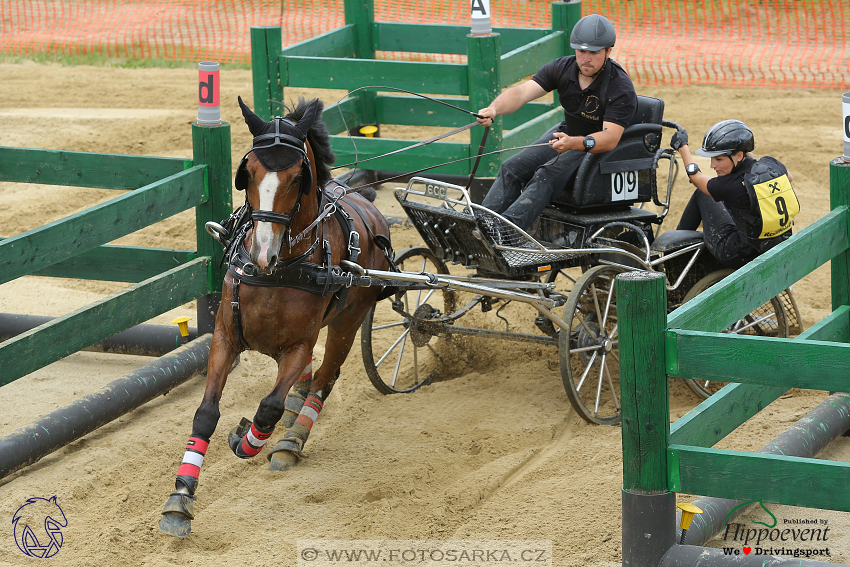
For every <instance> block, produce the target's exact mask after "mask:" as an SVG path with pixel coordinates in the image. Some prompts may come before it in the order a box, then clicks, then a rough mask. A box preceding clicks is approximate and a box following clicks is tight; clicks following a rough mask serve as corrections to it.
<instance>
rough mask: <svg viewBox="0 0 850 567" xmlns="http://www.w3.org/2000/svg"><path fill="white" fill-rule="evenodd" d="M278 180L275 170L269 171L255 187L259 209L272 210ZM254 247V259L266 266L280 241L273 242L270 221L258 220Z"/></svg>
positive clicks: (272, 228)
mask: <svg viewBox="0 0 850 567" xmlns="http://www.w3.org/2000/svg"><path fill="white" fill-rule="evenodd" d="M279 183H280V180H279V179H278V177H277V172H276V171H269V172H268V173H266V176H265V177H264V178H263V180H262V181H261V182H260V185H259V186H258V187H257V192H258V193H259V195H260V210H261V211H272V210H274V209H273V208H272V207H273V206H274V196H275V194H277V187H278V184H279ZM254 247H255V248H254V249H255V250H257V255H256V258H255V261H256V263H257V266H258V267H260V268H267V267H268V266H269V264H270V261H269V259H270V258H271V257H272V256H275V255H276V254H277V251H278V250H277V249H278V248H280V243H277V244H276V243H275V238H274V227H273V226H272V223H270V222H264V221H260V222H258V223H257V233H256V234H255V235H254Z"/></svg>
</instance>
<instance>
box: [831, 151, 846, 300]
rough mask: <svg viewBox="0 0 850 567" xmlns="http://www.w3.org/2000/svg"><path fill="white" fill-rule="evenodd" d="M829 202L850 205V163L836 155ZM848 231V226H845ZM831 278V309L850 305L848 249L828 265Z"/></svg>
mask: <svg viewBox="0 0 850 567" xmlns="http://www.w3.org/2000/svg"><path fill="white" fill-rule="evenodd" d="M829 202H830V208H831V209H835V208H836V207H840V206H842V205H844V206H850V163H848V162H846V161H844V159H843V158H841V157H837V158H835V159H834V160H832V161H831V162H830V163H829ZM847 230H848V231H850V226H848V227H847ZM830 277H831V278H832V310H833V311H835V310H836V309H838V308H839V307H841V306H842V305H850V250H846V251H844V252H842V253H841V254H839V255H838V256H836V257H835V258H833V259H832V264H831V267H830Z"/></svg>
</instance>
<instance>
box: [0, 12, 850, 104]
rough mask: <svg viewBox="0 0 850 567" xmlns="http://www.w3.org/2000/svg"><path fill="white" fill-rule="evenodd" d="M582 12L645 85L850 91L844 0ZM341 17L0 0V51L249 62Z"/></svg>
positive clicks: (534, 15) (453, 16)
mask: <svg viewBox="0 0 850 567" xmlns="http://www.w3.org/2000/svg"><path fill="white" fill-rule="evenodd" d="M374 1H375V19H376V20H377V21H383V22H414V23H443V24H444V23H451V24H456V25H467V24H469V21H470V19H469V3H468V0H419V1H411V0H374ZM490 6H491V12H492V25H493V26H494V27H516V28H520V27H536V28H549V27H550V26H551V6H550V3H549V2H548V1H547V0H522V1H518V0H491V2H490ZM582 9H583V13H585V14H588V13H600V14H603V15H605V16H607V17H608V18H609V19H610V20H611V21H612V22H613V23H614V25H615V26H616V28H617V36H618V38H617V46H616V48H615V51H614V57H615V58H616V59H617V61H619V62H620V63H621V64H622V65H623V66H624V67H625V68H626V69H627V70H628V71H629V73H630V74H631V75H632V78H633V79H634V80H635V82H636V83H638V84H641V85H689V84H709V85H721V86H736V87H742V86H743V87H747V86H750V87H768V88H819V89H848V88H850V37H848V28H850V2H848V1H847V0H703V1H700V2H697V1H693V0H670V1H667V2H663V3H659V2H650V1H649V0H584V2H583V6H582ZM344 20H345V18H344V14H343V1H342V0H276V1H271V0H266V1H263V0H259V1H257V0H255V1H252V0H205V1H203V2H200V1H198V0H135V1H133V0H0V53H6V54H35V53H56V54H64V55H72V56H74V55H88V54H94V55H103V56H108V57H119V58H130V59H147V58H162V59H168V60H183V61H219V62H222V63H228V62H241V63H249V62H250V49H251V46H250V32H249V29H250V27H251V26H270V25H280V26H281V27H282V28H283V44H284V46H286V45H292V44H294V43H297V42H299V41H303V40H305V39H309V38H311V37H314V36H316V35H318V34H320V33H324V32H327V31H330V30H332V29H334V28H337V27H340V26H342V25H343V24H344ZM378 57H380V58H389V59H395V58H400V59H430V60H437V61H459V62H460V61H463V60H464V59H465V58H464V57H463V56H457V55H440V54H437V55H434V54H410V53H404V54H403V53H396V52H379V54H378ZM534 71H536V69H529V74H531V73H533V72H534Z"/></svg>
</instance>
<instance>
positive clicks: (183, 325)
mask: <svg viewBox="0 0 850 567" xmlns="http://www.w3.org/2000/svg"><path fill="white" fill-rule="evenodd" d="M190 319H191V317H178V318H177V319H175V320H174V321H172V323H177V327H178V328H179V329H180V335H181V336H183V337H188V336H189V320H190Z"/></svg>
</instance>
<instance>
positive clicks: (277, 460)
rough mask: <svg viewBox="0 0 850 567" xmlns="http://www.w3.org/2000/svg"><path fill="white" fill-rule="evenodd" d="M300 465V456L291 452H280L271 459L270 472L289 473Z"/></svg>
mask: <svg viewBox="0 0 850 567" xmlns="http://www.w3.org/2000/svg"><path fill="white" fill-rule="evenodd" d="M297 463H298V455H296V454H295V453H290V452H289V451H278V452H277V453H274V454H272V456H271V459H269V470H270V471H275V472H279V471H287V470H289V469H290V468H292V467H293V466H295V465H296V464H297Z"/></svg>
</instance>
